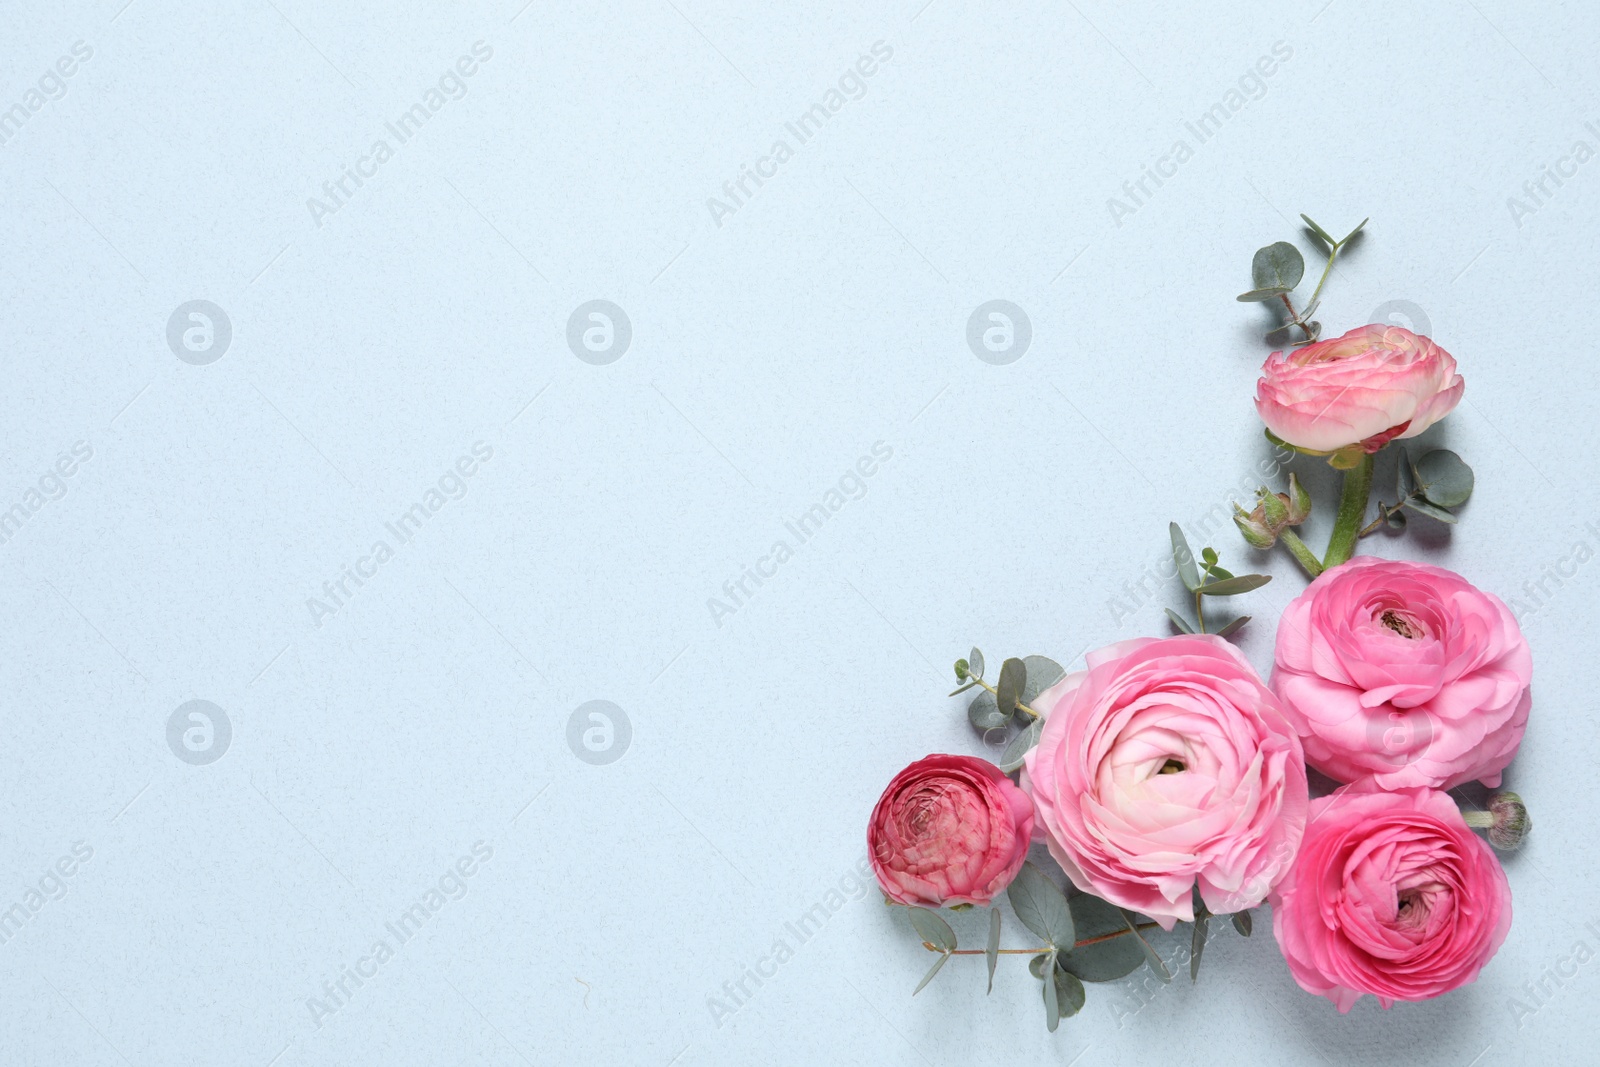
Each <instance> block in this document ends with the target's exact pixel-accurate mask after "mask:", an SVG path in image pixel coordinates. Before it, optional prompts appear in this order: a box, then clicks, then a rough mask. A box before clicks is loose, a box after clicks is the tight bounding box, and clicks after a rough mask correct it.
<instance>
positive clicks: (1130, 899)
mask: <svg viewBox="0 0 1600 1067" xmlns="http://www.w3.org/2000/svg"><path fill="white" fill-rule="evenodd" d="M1087 663H1088V669H1087V670H1084V671H1080V672H1077V673H1075V674H1069V675H1067V677H1065V678H1063V679H1062V680H1061V681H1059V682H1057V683H1056V684H1055V685H1053V686H1051V687H1050V688H1049V689H1047V690H1045V691H1044V692H1043V693H1041V694H1039V696H1038V697H1037V698H1036V699H1035V700H1034V701H1033V704H1032V706H1033V708H1034V709H1035V710H1036V711H1039V712H1040V713H1042V714H1043V715H1044V716H1045V723H1044V728H1043V731H1042V733H1041V735H1040V738H1039V743H1038V745H1037V746H1035V747H1034V749H1033V750H1032V751H1031V752H1029V753H1028V755H1027V757H1026V760H1025V776H1024V778H1023V785H1024V787H1025V788H1026V789H1027V790H1028V791H1029V792H1030V793H1032V794H1033V800H1034V805H1035V807H1036V808H1037V809H1038V813H1039V827H1040V829H1041V831H1042V832H1043V835H1044V837H1045V840H1046V842H1047V844H1048V845H1049V848H1050V854H1051V855H1052V856H1054V857H1055V859H1056V862H1058V863H1059V864H1061V868H1062V870H1064V871H1066V872H1067V876H1068V877H1069V878H1071V879H1072V882H1073V884H1074V885H1076V886H1077V887H1078V888H1079V889H1082V890H1084V891H1085V892H1088V893H1093V894H1095V895H1096V896H1100V897H1103V898H1105V899H1106V900H1109V901H1111V902H1112V903H1113V904H1118V905H1121V906H1122V907H1124V908H1129V909H1132V910H1134V911H1138V912H1142V913H1143V914H1145V915H1148V916H1150V917H1151V918H1152V919H1155V920H1156V921H1157V922H1159V923H1160V924H1161V925H1162V926H1163V927H1164V928H1166V929H1168V930H1170V929H1172V927H1173V924H1174V923H1176V922H1177V921H1179V920H1183V921H1190V920H1192V919H1193V918H1194V900H1193V888H1194V886H1195V884H1196V881H1198V883H1199V886H1200V894H1201V897H1202V899H1204V901H1205V903H1206V907H1208V908H1209V909H1210V910H1211V911H1213V912H1215V913H1217V914H1224V913H1227V912H1234V911H1240V910H1243V909H1246V908H1251V907H1254V906H1255V905H1257V904H1259V903H1261V902H1262V900H1264V899H1266V896H1267V892H1268V891H1269V890H1270V889H1271V888H1272V886H1273V885H1274V884H1275V883H1276V882H1277V881H1278V879H1279V878H1281V877H1282V876H1283V874H1284V873H1285V872H1286V871H1287V870H1288V867H1289V863H1290V861H1292V860H1293V859H1294V853H1295V849H1296V848H1297V847H1298V846H1299V844H1300V835H1301V833H1302V831H1303V830H1304V829H1305V821H1306V806H1307V803H1308V799H1307V793H1306V769H1305V762H1304V759H1303V758H1302V755H1301V751H1300V742H1299V740H1298V738H1297V737H1296V736H1295V732H1294V729H1293V728H1292V727H1291V726H1290V724H1289V721H1288V719H1287V718H1285V717H1284V714H1283V712H1282V710H1281V709H1280V707H1279V705H1278V700H1277V698H1276V697H1275V696H1273V694H1272V691H1271V690H1269V689H1268V688H1267V687H1266V686H1265V685H1263V684H1262V682H1261V679H1260V677H1259V676H1258V675H1257V674H1256V672H1255V669H1254V668H1253V667H1251V666H1250V663H1249V661H1248V660H1246V659H1245V658H1244V656H1243V655H1242V654H1240V652H1239V650H1238V649H1236V648H1234V647H1233V646H1232V645H1230V644H1229V643H1228V642H1227V641H1225V640H1223V639H1222V638H1220V637H1216V636H1208V635H1203V634H1202V635H1189V636H1179V637H1168V638H1162V639H1152V638H1141V639H1136V640H1132V641H1122V642H1119V643H1118V644H1114V645H1111V646H1109V647H1107V648H1103V649H1101V650H1099V651H1098V652H1094V653H1091V654H1090V655H1089V656H1088V657H1087Z"/></svg>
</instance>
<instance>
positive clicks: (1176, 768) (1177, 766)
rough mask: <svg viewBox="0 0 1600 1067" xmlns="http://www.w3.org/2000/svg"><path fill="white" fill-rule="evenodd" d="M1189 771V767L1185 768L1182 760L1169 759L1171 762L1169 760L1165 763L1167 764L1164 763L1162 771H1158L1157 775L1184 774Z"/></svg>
mask: <svg viewBox="0 0 1600 1067" xmlns="http://www.w3.org/2000/svg"><path fill="white" fill-rule="evenodd" d="M1188 769H1189V768H1187V767H1185V766H1184V765H1183V761H1182V760H1178V759H1169V760H1167V762H1165V763H1163V764H1162V765H1161V769H1160V770H1159V771H1157V772H1156V773H1157V774H1182V773H1183V772H1184V771H1186V770H1188Z"/></svg>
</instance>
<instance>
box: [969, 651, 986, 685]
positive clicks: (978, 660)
mask: <svg viewBox="0 0 1600 1067" xmlns="http://www.w3.org/2000/svg"><path fill="white" fill-rule="evenodd" d="M967 665H968V666H967V669H968V670H970V671H971V672H972V673H973V674H975V675H977V676H978V677H979V678H982V677H983V653H982V652H979V651H978V650H977V648H976V647H974V648H973V650H972V651H971V652H968V653H967Z"/></svg>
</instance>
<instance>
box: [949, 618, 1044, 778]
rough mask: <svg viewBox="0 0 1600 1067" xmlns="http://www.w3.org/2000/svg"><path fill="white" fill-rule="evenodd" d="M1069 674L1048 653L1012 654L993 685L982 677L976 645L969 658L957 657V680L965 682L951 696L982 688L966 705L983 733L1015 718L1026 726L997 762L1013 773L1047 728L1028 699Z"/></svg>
mask: <svg viewBox="0 0 1600 1067" xmlns="http://www.w3.org/2000/svg"><path fill="white" fill-rule="evenodd" d="M1066 676H1067V672H1066V669H1065V668H1063V667H1062V666H1061V664H1059V663H1057V662H1056V661H1055V660H1053V659H1051V658H1050V657H1048V656H1024V657H1022V658H1021V659H1017V658H1015V657H1013V658H1011V659H1008V660H1006V661H1005V662H1004V663H1002V664H1001V665H1000V677H999V679H998V680H997V684H995V685H990V684H989V683H988V682H986V681H984V680H983V653H982V652H981V651H979V650H978V649H977V648H974V649H973V650H972V651H971V652H969V653H967V658H966V659H958V660H956V681H958V682H960V683H962V684H961V685H960V686H958V687H957V688H956V690H955V691H954V692H952V693H951V694H950V695H951V696H956V695H958V694H961V693H965V692H967V691H968V690H970V689H982V690H983V692H981V693H979V694H978V695H977V696H976V697H973V698H972V703H971V704H968V705H967V721H968V722H970V723H972V727H973V729H975V730H977V731H979V732H980V733H984V734H987V733H988V732H989V731H991V730H1003V729H1005V728H1006V727H1007V726H1009V725H1010V723H1011V721H1012V720H1013V719H1015V720H1016V721H1017V722H1018V723H1020V724H1021V725H1022V726H1023V730H1022V732H1021V733H1019V734H1017V735H1016V736H1015V737H1013V738H1011V739H1010V741H1009V742H1008V743H1007V744H1006V747H1005V750H1004V751H1003V752H1002V753H1001V754H1000V759H999V761H998V765H999V767H1000V769H1001V770H1002V771H1005V772H1006V773H1007V774H1010V773H1012V772H1013V771H1015V770H1017V769H1018V768H1019V767H1021V766H1022V757H1023V756H1024V755H1026V754H1027V752H1028V750H1029V749H1031V748H1032V747H1033V746H1034V745H1036V744H1038V743H1039V731H1040V730H1042V729H1043V728H1044V716H1042V715H1040V714H1039V712H1037V711H1035V710H1034V709H1033V708H1031V707H1029V702H1030V701H1032V700H1033V699H1034V698H1035V697H1037V696H1038V695H1039V694H1040V693H1042V692H1044V691H1045V690H1046V689H1049V688H1050V687H1051V686H1052V685H1055V684H1056V683H1057V682H1059V681H1061V679H1063V678H1065V677H1066Z"/></svg>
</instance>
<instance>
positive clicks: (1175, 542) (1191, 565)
mask: <svg viewBox="0 0 1600 1067" xmlns="http://www.w3.org/2000/svg"><path fill="white" fill-rule="evenodd" d="M1167 532H1168V533H1169V534H1171V535H1172V558H1173V559H1174V560H1175V561H1176V562H1177V564H1178V577H1180V578H1182V579H1183V584H1184V585H1185V586H1186V587H1187V588H1188V590H1189V592H1191V593H1192V592H1194V591H1195V590H1196V589H1199V588H1200V568H1199V567H1197V566H1195V562H1194V553H1193V552H1191V551H1189V539H1188V538H1187V537H1185V536H1183V528H1182V527H1180V526H1179V525H1178V524H1177V523H1175V522H1174V523H1170V524H1169V525H1168V526H1167Z"/></svg>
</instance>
